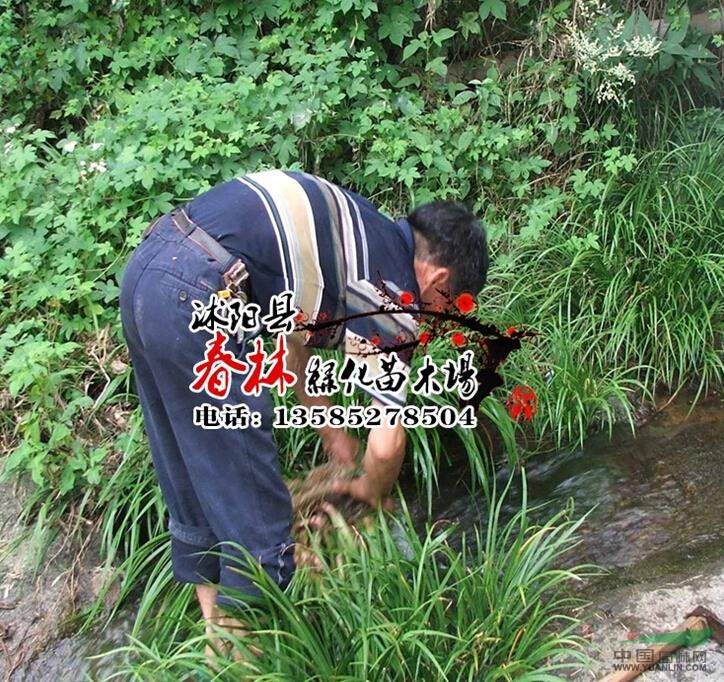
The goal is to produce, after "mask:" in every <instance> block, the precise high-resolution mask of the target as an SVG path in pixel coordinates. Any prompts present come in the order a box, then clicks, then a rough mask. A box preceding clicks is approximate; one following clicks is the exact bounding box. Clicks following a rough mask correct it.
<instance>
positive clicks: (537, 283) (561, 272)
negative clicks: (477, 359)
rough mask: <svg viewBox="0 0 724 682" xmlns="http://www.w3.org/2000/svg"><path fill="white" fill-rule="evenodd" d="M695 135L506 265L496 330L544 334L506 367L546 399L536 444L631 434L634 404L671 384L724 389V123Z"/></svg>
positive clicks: (492, 302)
mask: <svg viewBox="0 0 724 682" xmlns="http://www.w3.org/2000/svg"><path fill="white" fill-rule="evenodd" d="M684 124H685V122H684ZM675 137H676V136H675ZM679 137H681V136H679ZM699 138H700V139H698V140H696V141H692V142H689V143H687V144H672V145H671V146H670V148H668V149H660V150H656V151H652V152H648V153H645V154H644V155H643V156H642V157H641V158H640V159H639V161H638V163H637V166H636V167H635V168H634V169H633V171H632V172H631V173H630V174H628V175H626V174H623V175H621V176H619V177H609V178H608V180H607V181H606V184H605V188H604V190H603V192H602V194H601V196H600V197H599V198H598V199H595V200H594V199H591V198H586V199H582V200H578V201H576V202H575V203H574V204H573V206H572V209H571V212H570V213H569V214H568V215H567V216H565V218H563V219H561V220H560V221H558V222H557V223H555V224H553V225H552V226H551V227H550V228H547V229H546V230H545V231H544V233H542V234H541V235H540V237H539V239H538V240H535V241H531V242H529V243H527V244H526V243H525V242H521V243H519V244H517V245H514V246H513V247H512V249H511V251H510V252H509V253H504V254H500V255H499V258H498V259H497V266H496V267H494V268H493V270H492V272H491V282H490V284H489V285H488V287H487V288H486V292H485V296H486V302H487V304H488V310H489V311H490V315H491V318H492V321H495V322H498V321H499V322H500V323H502V324H504V325H508V324H513V325H518V326H524V327H526V328H529V329H531V330H534V331H537V332H538V333H539V334H540V336H539V337H538V338H537V339H535V340H534V341H533V342H531V343H529V344H528V345H527V348H526V349H524V350H523V351H521V352H519V353H516V354H514V355H513V356H511V359H510V361H509V363H508V364H507V365H506V366H505V367H504V371H505V375H506V380H507V382H511V383H515V382H516V381H520V382H522V383H528V384H531V385H532V386H533V388H535V389H536V391H537V392H538V397H539V400H540V409H539V413H538V416H537V417H536V419H534V420H533V423H532V425H531V427H532V428H531V432H532V434H533V435H534V443H533V447H534V448H535V447H538V446H540V445H541V443H543V441H544V440H546V439H550V440H552V441H553V444H554V445H555V446H558V447H560V446H562V445H565V444H567V443H570V442H578V443H582V441H583V440H584V438H585V436H586V435H587V434H588V433H589V432H590V430H591V429H592V428H596V427H600V426H606V425H607V426H609V428H610V426H611V425H612V423H613V422H614V421H619V420H621V419H622V418H623V419H627V420H628V421H629V423H630V424H631V425H632V427H633V423H634V419H633V407H632V404H631V403H632V402H639V401H641V400H642V398H650V397H651V396H652V395H653V394H654V393H655V391H656V390H657V389H660V388H662V387H663V388H664V389H665V390H666V391H668V392H673V393H675V392H677V391H678V390H680V389H681V388H682V387H683V386H685V385H687V384H693V386H694V387H695V389H696V391H697V397H699V396H700V395H702V394H705V393H706V392H707V391H708V390H709V389H711V388H713V387H716V386H721V384H722V381H723V380H724V353H722V347H721V340H722V338H724V265H723V264H722V263H723V261H722V258H721V236H722V206H724V179H723V178H722V175H721V167H722V164H723V163H724V152H723V151H722V150H724V126H721V125H720V126H719V127H716V126H710V127H709V128H707V132H706V134H704V133H702V134H701V135H700V136H699ZM589 173H591V174H593V176H595V175H596V164H593V165H592V166H591V169H589ZM598 175H600V176H601V177H604V178H605V177H606V173H605V172H604V171H603V169H601V172H600V173H599V174H598ZM546 373H547V374H548V376H549V380H548V381H547V382H546V381H544V380H543V376H544V375H545V374H546Z"/></svg>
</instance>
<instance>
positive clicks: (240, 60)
mask: <svg viewBox="0 0 724 682" xmlns="http://www.w3.org/2000/svg"><path fill="white" fill-rule="evenodd" d="M0 9H1V11H0V93H2V107H1V109H0V119H1V122H0V138H1V139H0V143H2V144H3V146H4V153H3V154H2V156H0V173H2V179H3V182H2V184H0V239H2V244H3V259H2V262H0V295H1V296H2V303H3V305H2V308H1V309H0V321H1V322H0V328H1V331H0V358H1V359H2V369H1V370H0V402H1V404H2V407H3V409H2V417H1V418H2V423H1V425H0V428H1V430H2V431H1V432H2V443H3V449H4V450H6V451H7V452H8V457H7V458H6V459H5V461H4V472H5V474H4V475H5V476H15V475H23V474H25V475H29V476H30V478H31V480H32V483H33V487H34V490H35V495H34V497H32V498H31V501H30V507H29V508H32V509H33V511H34V512H35V513H36V514H39V518H42V519H45V518H46V517H47V516H48V515H49V513H50V511H51V510H52V512H53V513H54V514H56V515H63V514H66V513H67V512H68V510H71V509H72V510H74V511H75V512H78V510H82V512H83V513H84V514H93V515H95V516H98V515H100V514H103V515H104V516H103V518H104V521H103V528H104V538H105V543H104V548H105V551H106V554H107V556H108V557H110V558H112V557H114V556H116V554H117V553H118V552H120V553H121V556H128V555H129V553H131V551H132V550H133V551H136V554H137V556H140V554H138V553H137V550H138V547H139V546H140V544H142V543H143V542H144V541H145V540H144V538H145V539H148V538H149V537H150V538H157V537H161V536H160V533H162V531H163V522H162V521H163V519H162V517H163V506H162V502H161V500H160V497H159V495H158V492H157V490H156V488H155V486H154V484H153V477H152V472H151V471H149V466H148V459H147V451H146V445H145V440H144V437H143V430H142V423H141V420H140V412H139V410H138V408H137V404H136V400H135V397H134V392H133V391H134V389H133V385H132V381H131V373H130V368H129V367H128V365H127V362H126V356H125V353H124V347H123V341H122V338H121V336H120V328H119V320H118V312H117V293H118V281H119V277H120V274H121V272H122V268H123V264H124V262H125V259H126V258H127V256H128V254H129V253H130V251H131V250H132V248H133V247H134V246H135V244H136V243H137V242H138V240H139V238H140V233H141V231H142V230H143V228H144V227H145V225H146V224H147V223H148V222H149V221H150V220H151V219H152V218H154V217H156V215H157V214H158V213H160V212H162V211H166V210H168V209H170V208H171V207H172V206H174V205H176V204H178V203H180V202H183V201H185V200H188V199H189V198H191V197H192V196H194V195H195V194H197V193H198V192H200V191H202V190H204V189H206V188H208V187H210V186H211V185H213V184H215V183H217V182H219V181H221V180H226V179H229V178H231V177H233V176H235V175H239V174H242V173H244V172H248V171H252V170H256V169H260V168H264V167H287V168H302V169H304V170H307V171H310V172H314V173H318V174H320V175H323V176H325V177H327V178H328V179H330V180H332V181H335V182H337V183H339V184H342V185H346V186H349V187H352V188H353V189H355V190H356V191H358V192H360V193H361V194H363V195H366V196H368V197H369V198H371V199H372V200H373V201H374V202H376V203H377V204H379V205H380V206H381V207H382V208H383V209H384V210H386V211H387V212H389V213H390V214H397V215H399V214H402V213H405V212H407V211H408V210H409V208H410V207H411V206H412V205H414V204H415V203H418V202H422V201H426V200H429V199H432V198H456V199H460V200H464V201H466V202H468V203H469V204H470V205H471V206H473V207H474V209H475V210H476V211H477V212H478V213H479V214H480V215H481V216H482V217H483V218H484V219H485V223H486V226H487V229H488V235H489V241H490V244H491V247H492V250H493V265H492V270H491V273H490V280H489V284H488V286H487V287H486V290H485V291H484V292H483V293H482V295H481V298H480V306H479V308H480V310H481V315H482V316H483V317H484V318H485V320H486V321H491V322H496V323H499V324H501V325H502V327H503V328H506V327H507V326H509V325H515V326H519V327H520V326H523V327H526V328H528V329H531V330H535V331H537V332H539V335H538V336H537V337H536V338H535V339H534V340H533V341H531V342H530V343H529V344H528V345H527V347H526V348H525V349H524V350H522V351H521V352H520V353H518V354H517V355H516V357H515V358H514V359H513V360H512V361H511V362H510V363H509V366H508V367H506V375H507V378H508V379H509V380H510V382H515V383H518V382H520V383H525V384H530V385H531V386H533V387H534V388H535V389H536V391H537V392H538V395H539V399H540V410H539V415H538V416H537V417H536V418H535V419H534V421H533V423H532V424H531V426H530V428H529V429H528V430H527V431H525V432H523V431H522V430H521V429H520V428H519V427H517V426H516V425H514V424H512V423H511V421H510V419H509V418H508V416H507V413H506V412H505V410H504V408H503V406H502V400H503V399H504V397H505V395H504V393H500V394H496V395H493V396H491V397H490V398H489V399H487V400H486V401H485V403H484V404H483V414H484V415H485V416H486V417H487V418H488V419H489V420H490V423H491V424H492V425H493V426H494V427H495V428H497V429H498V430H499V431H500V432H501V433H502V435H503V437H504V442H505V444H506V448H507V450H508V454H509V455H510V456H514V455H515V452H516V451H517V446H519V445H521V443H523V444H524V445H525V449H526V451H529V452H532V451H534V450H536V449H540V448H542V447H546V446H550V445H551V444H553V445H562V444H564V443H570V442H580V441H581V440H582V439H583V438H584V437H585V435H586V434H587V433H589V432H590V430H591V429H593V428H600V427H601V426H605V425H611V424H612V423H613V422H614V421H616V420H620V419H626V420H628V421H630V422H631V423H633V422H634V418H635V411H636V408H637V407H638V406H639V405H640V404H641V402H642V401H644V400H649V399H651V397H652V396H653V394H654V393H655V392H656V391H657V390H659V391H661V390H662V389H663V391H664V392H668V393H670V392H673V391H676V390H678V389H679V388H680V387H681V386H683V385H685V384H693V386H694V387H695V388H696V390H697V391H698V393H702V392H704V391H706V390H708V389H710V388H712V387H716V386H721V383H722V378H723V377H724V358H723V356H722V336H723V335H722V331H723V329H722V317H723V313H724V296H722V293H723V292H722V288H723V283H724V272H723V268H724V266H723V265H722V262H723V261H722V258H721V244H722V236H723V232H724V230H723V228H722V193H723V191H724V184H723V181H722V174H721V168H722V167H723V162H724V151H723V150H724V144H723V143H724V118H722V114H721V109H720V108H719V107H718V104H719V97H720V94H721V60H720V57H721V35H720V33H717V32H716V30H711V28H710V27H711V25H712V23H713V24H716V22H717V21H720V15H718V14H717V13H716V11H713V10H712V11H710V10H709V5H707V4H706V3H700V2H693V1H692V2H689V3H685V2H678V1H676V0H672V1H671V2H664V1H663V0H646V1H643V2H634V1H633V0H612V1H611V2H609V3H604V2H602V1H601V0H560V1H555V0H552V1H551V0H549V1H545V2H530V1H529V0H480V1H472V0H464V1H462V2H449V1H442V0H441V1H440V2H436V1H435V0H404V1H402V2H398V1H394V2H393V1H387V0H377V1H375V0H341V1H339V2H333V1H331V0H315V1H314V2H303V1H302V0H260V1H259V2H254V3H239V2H232V1H223V2H201V1H192V2H166V1H161V0H147V1H141V0H118V1H115V2H113V3H106V2H92V1H89V0H63V1H56V2H42V1H40V0H29V1H27V2H20V3H18V2H15V1H14V0H2V1H0ZM692 15H695V16H696V19H697V21H691V17H692ZM702 18H703V19H704V21H703V22H702V21H701V20H702ZM707 22H708V23H707ZM697 27H698V28H697ZM702 27H703V28H704V31H702V30H700V29H701V28H702ZM433 351H434V352H436V353H438V354H440V355H441V356H442V355H444V354H445V353H446V352H449V349H448V348H446V347H445V341H444V340H441V341H438V342H436V343H435V344H434V345H433ZM308 436H309V435H308V434H286V435H285V436H283V437H282V436H280V446H281V449H282V453H283V455H284V457H285V467H286V468H287V470H292V469H298V468H302V467H304V466H307V465H308V461H309V459H308V456H307V454H308V453H309V452H310V450H312V449H313V444H312V442H311V441H310V440H309V437H308ZM460 438H461V439H462V444H463V446H464V448H465V451H466V452H467V455H468V457H469V459H470V461H471V469H472V471H473V472H474V473H475V474H476V475H477V476H478V478H483V476H484V467H482V465H481V461H482V458H483V453H484V452H485V451H486V449H487V447H488V446H487V443H488V440H487V438H485V437H484V435H483V434H475V435H473V436H471V435H469V434H468V435H465V434H460ZM516 439H517V441H516ZM411 441H412V447H411V458H410V459H411V461H412V463H413V466H414V469H415V472H416V473H417V474H418V480H419V481H420V482H421V483H422V484H423V486H425V487H426V489H427V492H428V495H431V494H432V490H433V488H434V481H435V471H436V468H437V466H438V464H439V462H440V458H441V457H442V455H443V450H444V448H443V447H442V446H441V441H440V437H439V435H438V434H433V433H424V434H417V435H416V436H414V437H413V438H412V439H411ZM516 442H517V445H516ZM36 503H37V504H36ZM39 509H40V510H41V512H38V510H39ZM150 512H153V513H150ZM78 516H80V514H78ZM140 526H143V527H144V528H145V532H144V533H139V531H138V528H139V527H140Z"/></svg>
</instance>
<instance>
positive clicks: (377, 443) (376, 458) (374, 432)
mask: <svg viewBox="0 0 724 682" xmlns="http://www.w3.org/2000/svg"><path fill="white" fill-rule="evenodd" d="M372 404H373V405H374V406H375V407H382V405H381V403H379V402H378V401H376V400H373V401H372ZM406 438H407V435H406V433H405V429H404V427H403V426H402V425H401V424H400V423H399V422H398V423H397V424H396V425H395V426H375V427H372V428H371V429H370V435H369V438H368V439H367V449H366V450H365V456H364V459H363V460H362V468H363V470H364V473H363V474H362V475H361V476H359V477H358V478H354V479H352V480H351V481H339V482H338V483H337V484H336V486H335V492H337V493H339V494H341V495H350V496H351V497H354V498H355V499H357V500H360V501H362V502H366V503H367V504H369V505H370V506H372V507H377V506H378V505H379V504H380V503H381V502H382V500H383V499H384V498H385V497H386V496H387V495H388V494H389V493H390V491H391V490H392V486H394V484H395V481H397V477H398V476H399V475H400V469H401V468H402V461H403V459H404V458H405V441H406Z"/></svg>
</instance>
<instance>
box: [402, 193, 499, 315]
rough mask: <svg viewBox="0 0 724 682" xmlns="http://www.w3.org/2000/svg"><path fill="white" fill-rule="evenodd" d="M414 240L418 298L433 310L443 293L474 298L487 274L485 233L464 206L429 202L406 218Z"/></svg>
mask: <svg viewBox="0 0 724 682" xmlns="http://www.w3.org/2000/svg"><path fill="white" fill-rule="evenodd" d="M407 221H408V222H409V223H410V226H411V227H412V230H413V234H414V237H415V277H416V279H417V284H418V286H419V289H420V297H421V298H422V300H423V301H425V302H426V303H428V304H430V305H432V306H435V305H439V304H442V305H444V304H445V302H446V298H445V293H447V294H449V295H450V296H451V297H453V298H454V297H456V296H457V295H458V294H460V293H461V292H463V291H469V292H470V293H471V294H473V295H474V296H475V295H477V293H478V292H479V291H480V290H481V289H482V288H483V285H484V284H485V278H486V276H487V273H488V246H487V242H486V239H485V230H484V228H483V226H482V225H481V224H480V222H479V221H478V220H477V219H476V218H475V216H474V215H473V214H472V213H471V212H470V211H469V210H468V208H467V207H466V206H465V205H464V204H460V203H457V202H454V201H433V202H432V203H429V204H422V205H421V206H418V207H417V208H416V209H415V210H414V211H413V212H412V213H410V215H409V216H408V217H407Z"/></svg>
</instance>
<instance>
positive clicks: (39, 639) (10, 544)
mask: <svg viewBox="0 0 724 682" xmlns="http://www.w3.org/2000/svg"><path fill="white" fill-rule="evenodd" d="M26 495H27V491H26V490H25V489H24V488H23V487H22V486H21V485H20V484H17V483H11V482H5V483H2V484H0V653H1V654H2V655H1V656H0V680H3V681H7V680H26V679H44V680H54V681H59V680H69V681H72V682H78V681H79V680H82V679H83V672H82V670H81V669H80V668H74V666H73V657H72V656H69V655H65V656H62V657H58V658H57V660H58V661H59V662H60V661H62V662H63V665H62V666H59V667H58V669H57V670H55V671H53V666H52V665H50V666H49V664H48V657H47V655H46V654H45V653H43V655H41V656H40V658H38V659H37V660H38V661H40V663H41V666H42V667H43V668H44V672H43V673H42V675H41V676H36V677H28V676H27V675H26V672H27V671H28V669H29V668H28V665H29V664H30V663H31V662H32V661H33V660H35V659H36V657H37V656H38V654H40V653H41V652H46V651H47V650H48V649H47V648H48V646H49V645H52V643H53V642H56V641H58V640H59V638H61V639H62V637H63V636H64V634H66V632H68V631H69V630H71V629H72V625H71V624H70V622H69V621H68V619H69V618H70V617H71V616H72V615H73V614H74V613H76V612H77V611H78V610H79V609H82V608H84V607H85V606H87V605H88V604H90V603H91V602H92V600H93V599H94V598H95V596H96V595H97V594H98V590H99V589H100V588H101V585H102V582H103V577H104V574H103V570H102V568H101V566H100V560H99V555H98V547H97V544H96V543H95V542H94V541H93V538H94V537H95V534H94V533H93V532H92V531H93V526H92V525H90V524H88V529H87V532H86V533H81V534H78V535H77V536H76V537H80V539H79V540H78V541H75V542H71V541H70V539H69V537H68V536H66V535H63V533H62V532H57V533H56V534H55V536H54V537H52V536H50V535H47V534H45V533H39V532H37V531H35V532H34V531H33V528H29V527H27V526H26V525H25V524H24V523H23V522H22V520H21V512H22V506H23V500H24V499H25V497H26ZM47 532H49V531H46V533H47ZM76 655H77V654H75V653H74V654H73V656H76ZM52 658H53V657H51V660H52Z"/></svg>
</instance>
